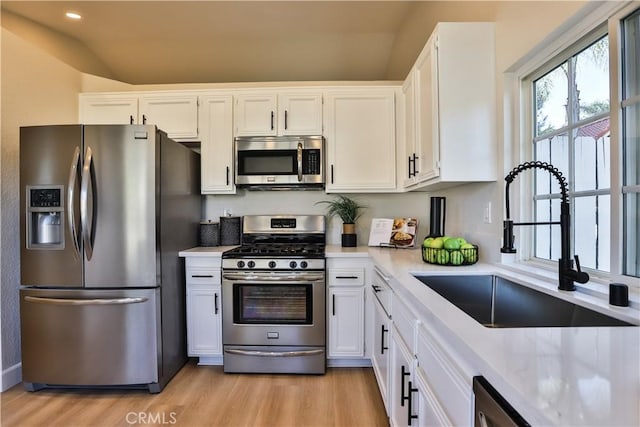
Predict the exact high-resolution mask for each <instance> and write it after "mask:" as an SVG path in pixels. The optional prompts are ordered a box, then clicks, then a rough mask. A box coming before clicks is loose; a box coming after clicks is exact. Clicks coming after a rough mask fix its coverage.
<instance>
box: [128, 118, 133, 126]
mask: <svg viewBox="0 0 640 427" xmlns="http://www.w3.org/2000/svg"><path fill="white" fill-rule="evenodd" d="M129 124H130V125H132V124H133V116H129Z"/></svg>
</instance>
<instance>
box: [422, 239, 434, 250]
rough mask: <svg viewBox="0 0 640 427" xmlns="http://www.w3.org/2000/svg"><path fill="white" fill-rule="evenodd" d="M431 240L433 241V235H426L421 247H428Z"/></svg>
mask: <svg viewBox="0 0 640 427" xmlns="http://www.w3.org/2000/svg"><path fill="white" fill-rule="evenodd" d="M432 241H433V237H427V238H426V239H424V242H422V247H423V248H430V247H431V242H432Z"/></svg>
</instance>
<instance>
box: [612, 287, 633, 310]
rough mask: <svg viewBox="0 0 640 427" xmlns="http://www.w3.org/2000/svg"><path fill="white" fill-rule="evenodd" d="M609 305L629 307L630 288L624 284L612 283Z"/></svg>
mask: <svg viewBox="0 0 640 427" xmlns="http://www.w3.org/2000/svg"><path fill="white" fill-rule="evenodd" d="M609 304H611V305H617V306H619V307H628V306H629V287H628V286H627V285H624V284H622V283H611V284H610V285H609Z"/></svg>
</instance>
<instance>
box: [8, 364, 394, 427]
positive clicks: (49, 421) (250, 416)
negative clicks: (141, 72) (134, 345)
mask: <svg viewBox="0 0 640 427" xmlns="http://www.w3.org/2000/svg"><path fill="white" fill-rule="evenodd" d="M0 399H1V400H2V405H1V413H0V425H2V427H12V426H16V427H18V426H19V427H25V426H47V427H49V426H64V427H85V426H87V427H88V426H91V427H93V426H133V425H136V426H150V425H164V426H189V427H191V426H194V427H196V426H265V427H266V426H274V427H275V426H278V427H280V426H296V427H299V426H367V427H369V426H371V427H374V426H388V419H387V416H386V414H385V411H384V405H383V403H382V399H381V397H380V393H379V391H378V386H377V384H376V380H375V377H374V375H373V370H372V369H371V368H329V369H327V373H326V375H263V374H225V373H223V372H222V367H221V366H197V365H196V364H195V362H194V361H189V363H187V365H185V367H184V368H183V369H182V370H181V371H180V372H178V374H177V375H176V376H175V377H174V378H173V379H172V380H171V382H170V383H169V384H168V385H167V386H166V387H165V389H164V390H163V391H162V393H160V394H155V395H154V394H149V393H147V392H145V391H140V390H125V391H114V390H97V391H96V390H94V391H88V390H51V389H46V390H41V391H38V392H35V393H29V392H26V391H24V389H23V387H22V385H21V384H19V385H17V386H15V387H13V388H11V389H10V390H7V391H6V392H4V393H2V394H0Z"/></svg>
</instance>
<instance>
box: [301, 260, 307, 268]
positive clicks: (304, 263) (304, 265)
mask: <svg viewBox="0 0 640 427" xmlns="http://www.w3.org/2000/svg"><path fill="white" fill-rule="evenodd" d="M308 265H309V264H307V261H302V262H301V263H300V268H307V266H308Z"/></svg>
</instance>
